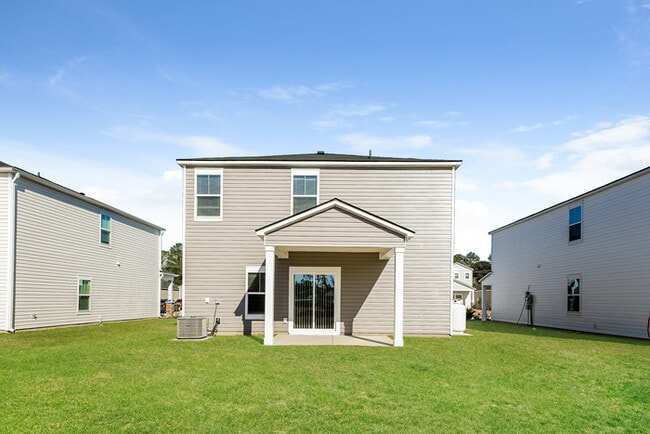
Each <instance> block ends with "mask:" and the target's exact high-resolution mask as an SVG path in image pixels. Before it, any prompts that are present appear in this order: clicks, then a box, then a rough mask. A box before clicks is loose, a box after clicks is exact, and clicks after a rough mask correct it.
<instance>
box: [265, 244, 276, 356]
mask: <svg viewBox="0 0 650 434" xmlns="http://www.w3.org/2000/svg"><path fill="white" fill-rule="evenodd" d="M265 249H266V263H265V264H264V266H265V273H266V280H265V281H264V283H265V292H266V295H265V297H264V298H265V300H264V345H273V319H274V311H273V305H274V303H275V294H274V292H275V246H265Z"/></svg>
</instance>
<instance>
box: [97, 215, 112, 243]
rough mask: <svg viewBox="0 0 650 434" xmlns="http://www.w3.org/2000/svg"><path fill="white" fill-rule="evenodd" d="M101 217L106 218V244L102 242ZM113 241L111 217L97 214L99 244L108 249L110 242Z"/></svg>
mask: <svg viewBox="0 0 650 434" xmlns="http://www.w3.org/2000/svg"><path fill="white" fill-rule="evenodd" d="M102 217H108V243H105V242H104V241H102V233H103V232H104V227H103V226H102ZM112 239H113V216H112V215H110V214H109V213H107V212H103V211H102V212H100V213H99V244H100V245H101V246H104V247H110V246H111V244H112V243H111V241H112Z"/></svg>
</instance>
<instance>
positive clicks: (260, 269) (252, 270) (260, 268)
mask: <svg viewBox="0 0 650 434" xmlns="http://www.w3.org/2000/svg"><path fill="white" fill-rule="evenodd" d="M259 273H264V277H266V267H265V266H264V265H255V266H250V265H249V266H246V274H245V275H244V289H245V292H244V319H247V320H255V321H257V320H263V319H264V314H263V313H262V314H249V313H248V296H249V295H250V294H256V295H257V294H264V295H265V297H266V288H265V290H264V292H262V293H260V292H248V275H249V274H259ZM264 302H265V303H266V300H265V301H264Z"/></svg>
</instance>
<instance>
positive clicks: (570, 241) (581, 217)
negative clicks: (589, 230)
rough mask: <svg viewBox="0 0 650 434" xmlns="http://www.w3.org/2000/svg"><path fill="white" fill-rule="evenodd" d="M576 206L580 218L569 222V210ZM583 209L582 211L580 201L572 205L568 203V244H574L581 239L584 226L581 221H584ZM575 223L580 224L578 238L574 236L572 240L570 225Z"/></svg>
mask: <svg viewBox="0 0 650 434" xmlns="http://www.w3.org/2000/svg"><path fill="white" fill-rule="evenodd" d="M576 208H580V220H579V221H577V222H575V223H571V211H572V210H574V209H576ZM583 211H584V207H583V206H582V202H581V203H576V204H573V205H569V219H568V222H569V244H575V243H579V242H581V241H582V238H583V234H584V230H583V229H584V228H583V226H584V225H583V221H584V218H583ZM576 225H579V226H580V236H579V237H578V238H575V239H573V240H572V239H571V227H572V226H576Z"/></svg>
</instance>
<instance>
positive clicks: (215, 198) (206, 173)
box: [194, 169, 223, 221]
mask: <svg viewBox="0 0 650 434" xmlns="http://www.w3.org/2000/svg"><path fill="white" fill-rule="evenodd" d="M195 176H196V178H195V185H196V188H195V200H194V210H195V211H194V218H195V220H217V221H219V220H222V218H223V201H222V197H223V182H222V178H223V170H222V169H197V170H196V175H195Z"/></svg>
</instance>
